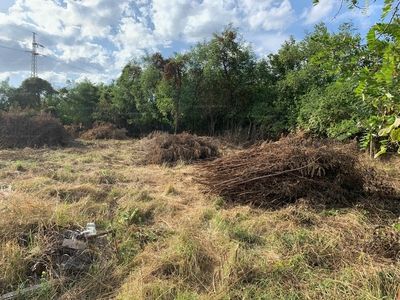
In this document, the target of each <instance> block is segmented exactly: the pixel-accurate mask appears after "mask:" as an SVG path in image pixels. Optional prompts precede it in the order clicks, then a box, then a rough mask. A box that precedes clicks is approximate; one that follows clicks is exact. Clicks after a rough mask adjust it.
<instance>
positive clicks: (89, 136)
mask: <svg viewBox="0 0 400 300" xmlns="http://www.w3.org/2000/svg"><path fill="white" fill-rule="evenodd" d="M126 132H127V130H126V129H125V128H118V127H117V126H116V125H115V124H112V123H106V122H103V121H96V122H94V123H93V127H92V129H90V130H88V131H86V132H85V133H83V134H82V135H81V138H82V139H84V140H111V139H113V140H126V139H127V138H128V137H127V135H126Z"/></svg>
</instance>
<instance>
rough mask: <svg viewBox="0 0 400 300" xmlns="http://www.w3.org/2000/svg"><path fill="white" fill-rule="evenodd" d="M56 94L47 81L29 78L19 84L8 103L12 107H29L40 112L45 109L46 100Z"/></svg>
mask: <svg viewBox="0 0 400 300" xmlns="http://www.w3.org/2000/svg"><path fill="white" fill-rule="evenodd" d="M56 93H57V92H56V91H55V90H54V89H53V87H52V86H51V84H50V83H49V82H48V81H46V80H44V79H41V78H39V77H30V78H27V79H25V80H24V81H23V82H22V83H21V85H20V86H19V88H18V89H17V90H15V92H14V93H13V95H12V96H10V97H9V101H10V103H11V105H12V106H15V107H19V108H22V109H24V108H26V107H30V108H32V109H35V110H41V109H42V108H45V106H46V100H47V99H48V98H51V97H52V95H54V94H56Z"/></svg>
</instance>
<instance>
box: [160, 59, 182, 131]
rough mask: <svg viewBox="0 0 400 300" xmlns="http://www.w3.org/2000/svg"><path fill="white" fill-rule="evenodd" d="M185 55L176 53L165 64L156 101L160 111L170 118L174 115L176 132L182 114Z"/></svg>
mask: <svg viewBox="0 0 400 300" xmlns="http://www.w3.org/2000/svg"><path fill="white" fill-rule="evenodd" d="M185 69H186V64H185V55H180V54H177V53H175V57H173V58H170V59H168V61H167V62H166V64H165V66H164V71H163V78H162V80H161V82H160V83H159V84H158V86H157V93H156V103H157V107H158V109H159V111H160V112H161V113H162V114H163V116H164V117H165V118H166V119H168V115H172V118H173V123H174V132H175V134H176V133H177V132H178V126H179V120H180V116H181V102H182V89H183V76H184V73H185Z"/></svg>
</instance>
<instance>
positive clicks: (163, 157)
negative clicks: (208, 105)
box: [141, 132, 219, 166]
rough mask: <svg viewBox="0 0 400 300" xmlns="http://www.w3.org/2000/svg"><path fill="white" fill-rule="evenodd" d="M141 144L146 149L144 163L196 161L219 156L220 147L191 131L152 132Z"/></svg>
mask: <svg viewBox="0 0 400 300" xmlns="http://www.w3.org/2000/svg"><path fill="white" fill-rule="evenodd" d="M141 146H142V148H143V149H144V151H146V156H145V158H144V163H146V164H159V165H162V164H166V165H168V166H173V165H175V164H176V163H177V162H179V161H184V162H185V163H192V162H194V161H198V160H203V159H208V158H214V157H217V156H219V150H218V147H217V146H216V145H214V144H212V143H211V142H210V141H207V140H206V139H203V138H201V137H198V136H196V135H191V134H189V133H181V134H176V135H173V134H168V133H165V132H154V133H151V134H150V135H149V136H148V137H147V138H145V139H143V140H142V142H141Z"/></svg>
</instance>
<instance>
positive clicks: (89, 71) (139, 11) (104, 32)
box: [0, 0, 383, 87]
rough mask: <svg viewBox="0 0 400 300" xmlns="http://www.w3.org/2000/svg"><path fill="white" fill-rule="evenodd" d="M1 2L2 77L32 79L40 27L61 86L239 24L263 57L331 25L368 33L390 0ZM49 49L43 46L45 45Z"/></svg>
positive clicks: (103, 75) (45, 65) (40, 63)
mask: <svg viewBox="0 0 400 300" xmlns="http://www.w3.org/2000/svg"><path fill="white" fill-rule="evenodd" d="M312 2H313V1H312V0H1V1H0V81H3V80H6V79H7V78H9V82H10V84H11V85H12V86H15V87H17V86H19V85H20V83H21V82H22V81H23V80H24V79H26V78H28V77H30V76H31V57H32V54H31V52H30V51H32V38H33V32H35V39H36V43H38V44H40V45H41V46H38V47H37V50H36V51H37V53H39V54H40V55H37V56H36V57H37V73H38V77H40V78H43V79H45V80H47V81H49V82H50V83H51V84H52V85H53V87H62V86H65V85H66V83H67V81H72V82H79V81H82V80H84V79H85V78H87V79H89V80H90V81H91V82H93V83H100V82H104V83H109V82H111V80H113V79H117V78H118V76H119V75H120V73H121V70H122V68H123V67H124V66H125V65H126V64H127V63H128V62H129V61H130V60H132V59H140V57H142V56H143V55H144V54H145V53H150V54H152V53H155V52H157V51H158V52H161V53H162V54H163V56H164V57H169V56H171V55H173V53H174V52H178V53H181V52H185V51H188V50H190V47H192V46H194V45H195V44H196V43H197V42H202V41H204V40H210V39H211V38H212V36H213V33H216V32H221V31H222V30H223V28H224V26H226V25H228V24H229V23H232V24H233V26H234V27H237V28H239V32H240V33H241V34H242V35H243V38H244V40H245V41H246V42H247V43H250V44H251V46H252V49H253V51H254V52H255V53H256V54H257V55H258V56H259V57H263V56H266V55H268V54H269V53H275V52H276V51H278V49H279V48H280V46H281V45H282V43H284V42H285V41H286V40H288V39H289V37H290V36H294V37H295V39H296V40H297V41H300V40H302V39H303V38H304V36H305V31H309V32H310V31H311V32H312V31H313V27H314V25H315V24H317V23H319V22H324V23H325V24H326V26H327V27H328V28H329V30H330V31H331V32H337V28H338V26H339V25H340V24H342V23H344V22H348V21H352V22H353V23H354V25H355V26H356V27H357V28H358V29H359V32H360V33H361V35H362V36H365V33H366V31H367V29H368V28H369V27H370V26H371V25H373V24H374V23H375V22H377V21H378V19H379V16H380V12H381V7H382V3H383V0H377V1H375V2H372V1H370V4H369V6H368V10H367V11H360V10H354V11H350V10H348V9H347V7H346V6H345V7H342V8H340V7H341V5H340V3H341V0H320V4H318V5H316V6H313V5H312ZM42 46H43V47H42Z"/></svg>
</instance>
